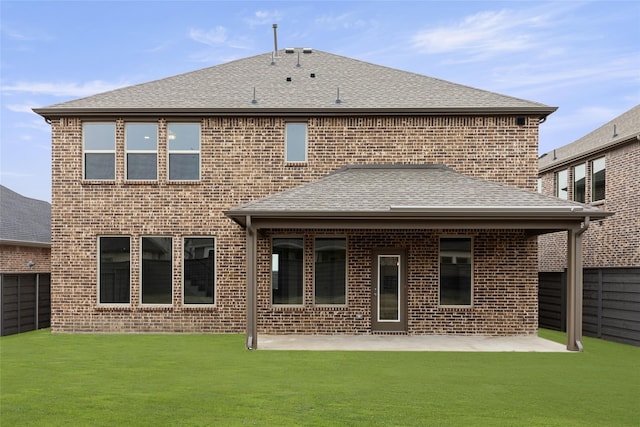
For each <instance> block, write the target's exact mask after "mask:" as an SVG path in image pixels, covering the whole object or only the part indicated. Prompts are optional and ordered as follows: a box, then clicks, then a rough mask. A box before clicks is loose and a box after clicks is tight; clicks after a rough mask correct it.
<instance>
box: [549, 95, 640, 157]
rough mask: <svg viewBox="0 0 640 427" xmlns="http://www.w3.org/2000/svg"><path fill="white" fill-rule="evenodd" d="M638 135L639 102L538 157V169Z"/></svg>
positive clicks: (639, 130) (639, 125)
mask: <svg viewBox="0 0 640 427" xmlns="http://www.w3.org/2000/svg"><path fill="white" fill-rule="evenodd" d="M639 137H640V104H639V105H636V106H635V107H633V108H632V109H630V110H628V111H626V112H625V113H623V114H621V115H620V116H618V117H616V118H615V119H613V120H611V121H609V122H608V123H606V124H604V125H602V126H600V127H599V128H597V129H596V130H594V131H593V132H590V133H588V134H587V135H585V136H583V137H582V138H580V139H577V140H575V141H574V142H572V143H570V144H567V145H563V146H562V147H559V148H556V149H555V150H552V151H550V152H548V153H546V154H544V155H542V156H541V157H540V159H539V160H538V167H539V169H540V170H549V169H552V168H554V167H555V166H560V165H563V164H565V163H567V162H570V161H572V160H577V159H579V158H580V157H584V156H588V155H590V154H592V153H594V152H598V151H600V150H602V149H606V148H608V147H610V146H614V145H617V144H619V143H624V142H626V141H629V140H633V139H636V140H637V139H638V138H639Z"/></svg>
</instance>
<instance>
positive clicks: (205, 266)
mask: <svg viewBox="0 0 640 427" xmlns="http://www.w3.org/2000/svg"><path fill="white" fill-rule="evenodd" d="M182 263H183V266H182V286H183V295H184V303H185V304H214V303H215V301H216V295H215V282H216V281H215V273H216V252H215V241H214V239H213V237H187V238H185V239H184V245H183V260H182Z"/></svg>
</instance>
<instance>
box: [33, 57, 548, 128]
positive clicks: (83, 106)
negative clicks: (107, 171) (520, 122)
mask: <svg viewBox="0 0 640 427" xmlns="http://www.w3.org/2000/svg"><path fill="white" fill-rule="evenodd" d="M305 52H310V53H305ZM375 110H383V111H422V112H440V113H443V112H456V113H460V112H467V113H469V112H471V111H475V112H481V111H491V112H495V111H499V112H511V113H518V112H520V113H525V112H528V113H535V114H540V115H547V114H549V113H551V112H553V111H554V110H555V108H553V107H548V106H546V105H543V104H540V103H537V102H531V101H526V100H522V99H518V98H513V97H510V96H505V95H500V94H497V93H493V92H488V91H484V90H480V89H475V88H471V87H468V86H463V85H459V84H455V83H451V82H448V81H444V80H440V79H436V78H432V77H427V76H423V75H419V74H415V73H410V72H406V71H401V70H396V69H393V68H389V67H384V66H380V65H375V64H371V63H367V62H363V61H359V60H355V59H350V58H346V57H343V56H339V55H334V54H330V53H326V52H322V51H318V50H313V51H312V50H306V49H295V50H293V53H286V52H285V50H281V51H279V52H278V56H277V57H274V56H273V55H272V53H266V54H261V55H256V56H253V57H249V58H244V59H240V60H236V61H232V62H229V63H225V64H221V65H217V66H214V67H209V68H205V69H202V70H198V71H193V72H190V73H185V74H180V75H177V76H173V77H168V78H165V79H162V80H157V81H153V82H149V83H144V84H139V85H135V86H130V87H126V88H122V89H117V90H114V91H110V92H106V93H102V94H98V95H94V96H90V97H87V98H83V99H78V100H73V101H69V102H64V103H61V104H56V105H52V106H50V107H46V108H40V109H35V111H36V112H37V113H39V114H41V115H44V116H51V115H55V114H63V113H85V114H86V113H94V114H97V113H107V112H123V111H124V112H131V113H134V112H138V113H142V112H146V113H154V112H156V113H157V112H173V113H176V114H177V113H181V112H182V113H189V112H198V113H200V114H202V113H209V114H214V113H217V114H220V113H227V114H231V113H234V114H238V113H245V114H265V113H267V112H272V113H273V112H289V113H295V112H298V113H300V112H302V113H309V112H318V111H324V112H330V113H336V112H347V111H375Z"/></svg>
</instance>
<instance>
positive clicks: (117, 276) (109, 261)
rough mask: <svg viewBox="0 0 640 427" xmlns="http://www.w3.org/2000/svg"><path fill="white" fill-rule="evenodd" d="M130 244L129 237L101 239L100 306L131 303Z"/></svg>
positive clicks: (99, 242) (99, 243)
mask: <svg viewBox="0 0 640 427" xmlns="http://www.w3.org/2000/svg"><path fill="white" fill-rule="evenodd" d="M130 243H131V242H130V240H129V237H100V238H99V241H98V245H99V247H100V249H99V261H98V262H99V270H100V277H99V283H98V288H99V289H100V292H99V303H100V304H128V303H129V301H130V292H131V291H130V289H131V286H130V283H131V282H130V271H131V244H130Z"/></svg>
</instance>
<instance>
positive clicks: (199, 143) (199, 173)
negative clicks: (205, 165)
mask: <svg viewBox="0 0 640 427" xmlns="http://www.w3.org/2000/svg"><path fill="white" fill-rule="evenodd" d="M172 124H193V125H198V150H171V149H170V148H169V147H170V145H171V143H170V141H169V125H172ZM201 152H202V125H201V124H200V123H199V122H169V123H167V181H169V182H199V181H202V153H201ZM172 154H197V155H198V178H197V179H171V176H170V171H171V155H172Z"/></svg>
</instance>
